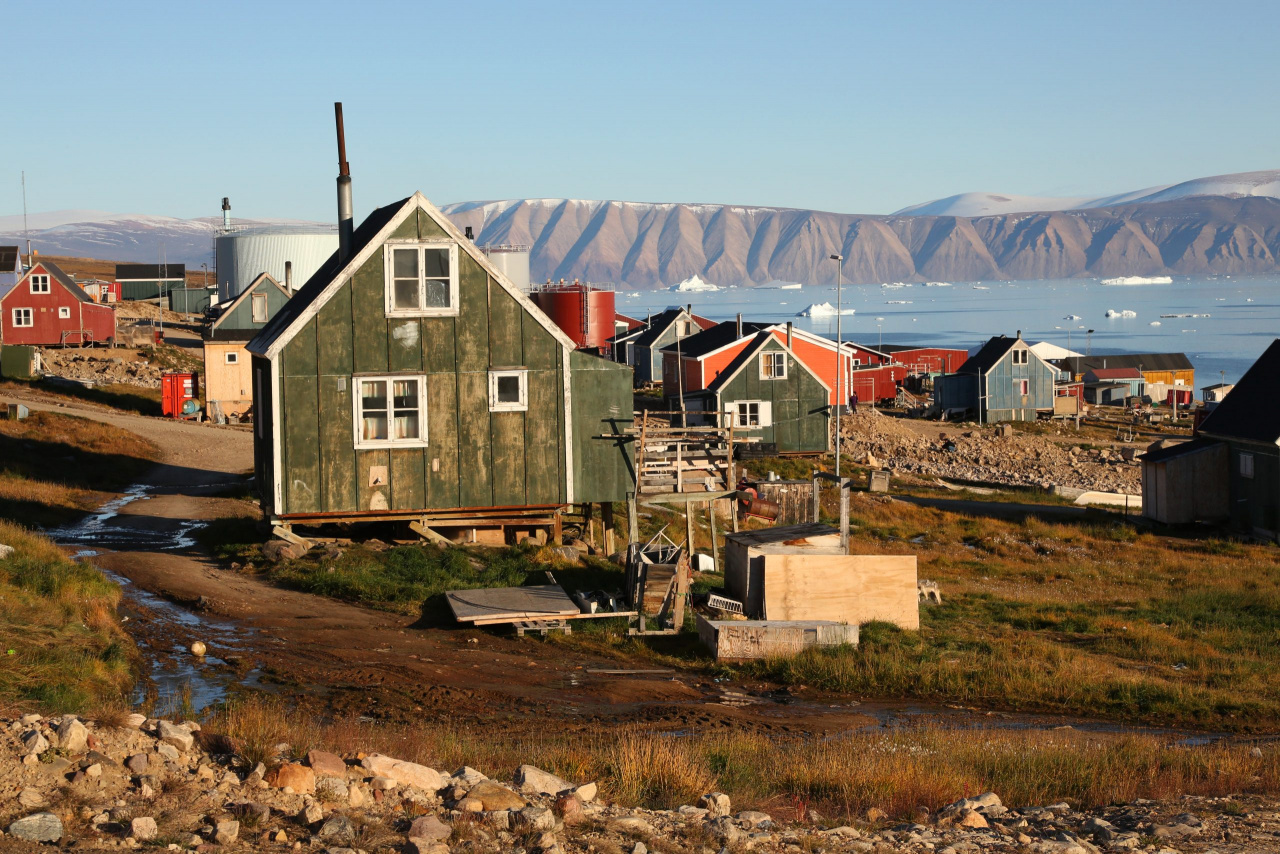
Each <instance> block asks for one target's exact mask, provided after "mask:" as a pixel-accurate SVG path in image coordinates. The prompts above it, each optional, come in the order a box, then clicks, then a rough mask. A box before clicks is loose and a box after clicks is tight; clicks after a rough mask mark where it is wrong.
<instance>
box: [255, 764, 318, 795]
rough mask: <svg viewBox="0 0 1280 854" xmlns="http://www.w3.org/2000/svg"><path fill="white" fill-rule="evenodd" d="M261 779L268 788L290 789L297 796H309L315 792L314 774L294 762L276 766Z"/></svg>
mask: <svg viewBox="0 0 1280 854" xmlns="http://www.w3.org/2000/svg"><path fill="white" fill-rule="evenodd" d="M263 779H264V780H265V781H266V783H267V785H269V786H275V787H276V788H277V789H290V790H292V791H293V792H294V793H295V794H299V795H310V794H312V793H313V792H315V790H316V775H315V772H314V771H312V770H311V769H310V768H308V767H307V766H305V765H299V764H297V763H296V762H286V763H284V764H283V765H277V766H276V767H275V768H272V769H271V770H270V771H268V772H267V776H266V777H264V778H263Z"/></svg>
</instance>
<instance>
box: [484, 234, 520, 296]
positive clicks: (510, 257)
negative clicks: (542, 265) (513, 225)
mask: <svg viewBox="0 0 1280 854" xmlns="http://www.w3.org/2000/svg"><path fill="white" fill-rule="evenodd" d="M480 251H481V252H483V253H484V254H485V255H488V256H489V262H490V263H491V264H493V266H495V267H497V268H498V271H499V272H501V273H502V274H503V275H505V276H506V277H507V278H508V279H510V280H511V283H512V284H514V285H515V286H516V287H517V288H519V289H520V290H522V291H524V292H525V293H526V294H527V293H529V247H528V246H524V245H521V244H518V243H503V244H493V245H489V246H481V247H480Z"/></svg>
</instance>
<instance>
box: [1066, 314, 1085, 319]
mask: <svg viewBox="0 0 1280 854" xmlns="http://www.w3.org/2000/svg"><path fill="white" fill-rule="evenodd" d="M1062 319H1063V320H1084V318H1083V317H1081V316H1080V315H1078V314H1068V315H1067V316H1066V317H1064V318H1062Z"/></svg>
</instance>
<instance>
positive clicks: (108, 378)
mask: <svg viewBox="0 0 1280 854" xmlns="http://www.w3.org/2000/svg"><path fill="white" fill-rule="evenodd" d="M40 358H41V361H42V362H43V364H44V369H45V371H46V373H48V374H50V375H51V376H55V377H62V378H63V379H70V380H85V381H91V382H95V383H101V384H104V385H135V386H140V387H142V388H160V374H161V373H162V370H161V369H160V368H159V367H158V366H156V365H153V364H151V363H150V362H148V361H146V360H145V359H142V358H135V354H133V353H132V352H127V351H122V352H121V353H116V352H113V351H111V350H57V349H54V348H52V347H50V348H47V349H45V350H44V351H43V352H42V353H41V354H40Z"/></svg>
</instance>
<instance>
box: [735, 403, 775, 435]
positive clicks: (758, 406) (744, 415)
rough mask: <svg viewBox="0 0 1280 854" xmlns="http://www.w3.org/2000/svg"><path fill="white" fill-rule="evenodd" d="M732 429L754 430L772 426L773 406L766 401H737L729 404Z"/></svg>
mask: <svg viewBox="0 0 1280 854" xmlns="http://www.w3.org/2000/svg"><path fill="white" fill-rule="evenodd" d="M729 415H730V417H732V418H733V426H734V427H745V428H748V429H755V428H758V427H771V426H773V404H771V403H770V402H769V401H767V400H737V401H734V402H733V403H731V404H729Z"/></svg>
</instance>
